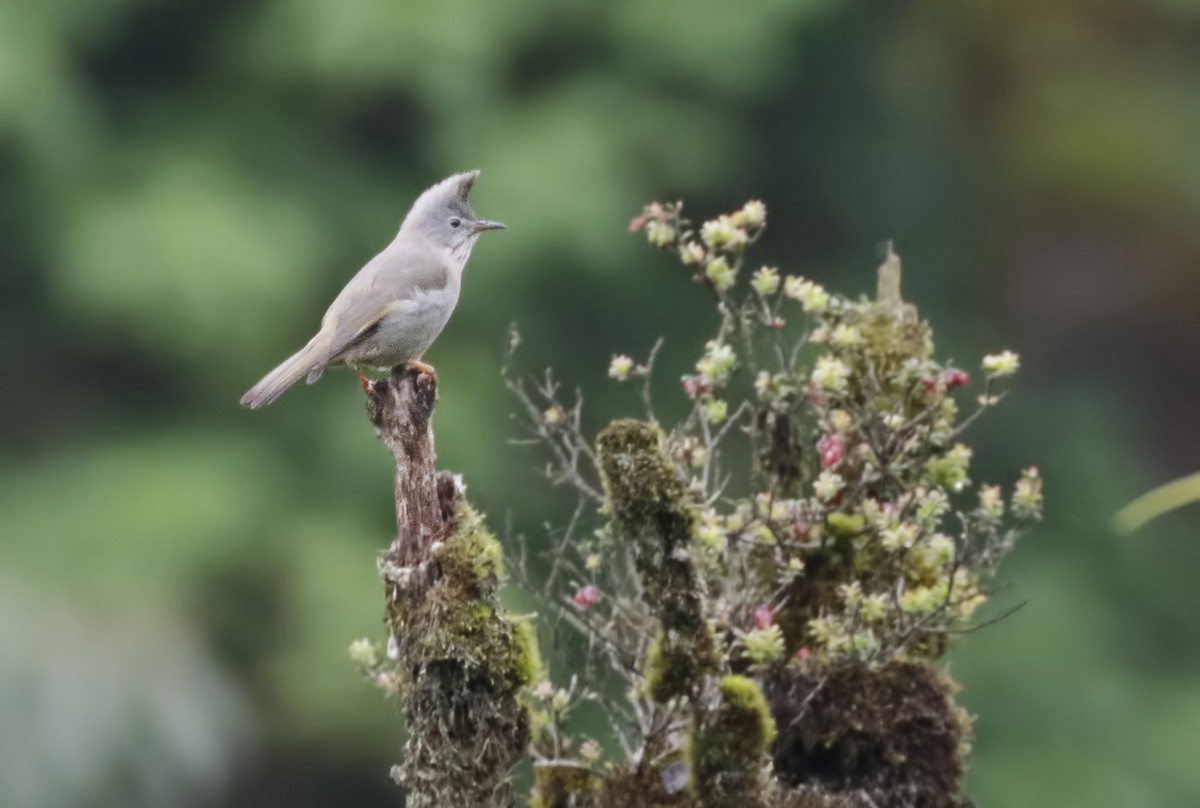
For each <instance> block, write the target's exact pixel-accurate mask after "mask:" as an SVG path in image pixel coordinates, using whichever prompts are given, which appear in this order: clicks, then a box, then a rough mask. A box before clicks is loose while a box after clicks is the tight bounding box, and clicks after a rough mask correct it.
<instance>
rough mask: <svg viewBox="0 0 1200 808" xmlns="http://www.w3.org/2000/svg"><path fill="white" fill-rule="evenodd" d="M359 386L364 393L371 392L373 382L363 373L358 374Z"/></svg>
mask: <svg viewBox="0 0 1200 808" xmlns="http://www.w3.org/2000/svg"><path fill="white" fill-rule="evenodd" d="M358 385H359V387H361V388H362V391H363V392H364V393H370V392H371V380H370V379H368V378H367V377H366V376H364V375H362V374H361V373H360V374H358Z"/></svg>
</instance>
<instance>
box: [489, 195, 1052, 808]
mask: <svg viewBox="0 0 1200 808" xmlns="http://www.w3.org/2000/svg"><path fill="white" fill-rule="evenodd" d="M766 224H767V210H766V207H765V206H764V205H763V204H762V203H761V202H757V201H752V202H748V203H747V204H746V205H745V206H743V207H742V208H741V209H739V210H737V211H734V212H732V213H729V214H725V215H722V216H718V217H717V218H715V219H712V220H709V221H706V222H704V223H702V224H701V225H700V226H699V228H696V227H695V226H694V225H693V223H692V222H690V221H689V220H688V219H687V218H685V217H684V215H683V210H682V206H681V205H680V204H661V203H654V204H651V205H649V206H647V207H646V208H645V209H644V210H643V211H642V214H641V215H640V216H638V217H637V218H635V219H634V221H633V222H632V224H631V230H633V231H639V232H642V233H644V234H645V237H646V238H647V240H648V242H649V243H650V244H651V245H652V246H654V247H657V248H659V249H661V250H664V251H667V252H669V253H671V254H672V255H674V256H675V257H677V258H678V259H679V261H680V262H681V264H682V265H683V266H684V267H685V268H686V269H687V271H689V272H690V273H691V275H692V279H693V280H694V281H695V282H697V283H698V284H700V285H702V286H704V287H707V289H708V290H709V291H710V293H711V294H712V297H713V300H714V302H715V305H716V314H717V317H716V328H715V334H714V335H713V336H712V338H711V339H710V340H708V341H707V342H706V343H705V345H704V346H703V349H702V351H700V353H699V356H698V357H697V359H696V362H695V365H694V367H693V368H691V369H690V370H689V371H688V372H687V373H686V374H684V375H683V376H682V379H681V385H680V390H679V393H680V394H681V395H683V396H686V397H687V398H688V399H690V401H691V404H692V406H691V411H690V413H689V414H688V416H687V417H686V418H684V419H683V421H682V422H680V423H677V424H672V425H665V424H661V423H659V422H658V420H657V419H656V417H655V414H654V407H653V397H652V383H653V380H654V378H655V372H656V368H655V359H656V356H657V353H658V348H659V345H661V342H660V343H659V345H656V346H655V347H654V348H653V349H652V350H651V351H650V352H649V354H648V355H647V356H646V358H645V360H644V361H638V360H636V359H634V358H632V357H631V356H629V355H625V354H621V355H615V356H613V358H612V361H611V363H610V365H609V368H608V375H609V376H610V377H611V378H612V379H613V380H614V381H615V382H616V383H622V384H632V385H636V386H638V387H639V388H640V395H641V400H642V407H643V409H644V414H643V419H642V420H622V421H616V422H614V423H613V424H611V425H609V427H608V428H607V429H605V430H604V431H603V432H602V433H601V434H600V435H599V436H598V437H597V438H596V439H594V440H593V439H591V438H590V437H589V436H587V435H585V434H584V433H583V431H582V428H581V426H580V413H581V407H582V402H581V400H580V399H579V398H578V397H577V398H576V399H575V400H574V401H565V400H562V399H561V397H560V395H559V393H560V388H559V386H558V384H557V383H556V382H555V381H554V379H553V377H552V376H551V375H550V374H549V373H547V374H546V376H545V377H544V378H543V379H541V380H539V381H537V382H536V383H534V384H530V383H528V382H526V381H524V380H521V379H518V378H514V377H513V375H512V373H511V371H510V370H507V369H506V379H507V382H508V385H509V387H510V389H511V390H512V392H513V393H514V394H515V395H516V397H517V399H518V401H519V402H520V403H521V405H522V407H523V410H524V413H525V415H526V416H527V419H528V425H529V428H530V430H531V433H532V437H533V439H534V440H535V441H536V442H538V443H540V444H542V445H543V446H544V447H545V448H546V449H547V450H548V453H549V457H550V462H549V464H548V466H547V467H546V472H547V475H548V477H549V478H550V480H551V481H552V482H553V483H555V484H561V485H565V486H567V487H568V488H570V489H573V490H574V492H575V494H576V496H577V497H578V506H577V508H576V511H575V516H574V518H573V519H572V520H571V522H570V524H568V525H566V526H565V527H564V528H563V529H562V530H561V531H560V532H558V534H557V535H558V540H557V541H556V542H555V546H554V549H553V550H552V552H551V558H552V562H553V563H552V572H551V575H550V578H549V581H548V583H547V585H546V589H547V591H549V592H550V593H552V596H553V598H554V601H555V603H556V604H557V605H558V608H559V610H560V612H561V614H562V616H563V619H564V620H565V621H566V622H567V623H568V624H569V625H571V626H573V627H574V628H576V629H577V630H579V631H580V632H581V633H582V634H583V636H585V637H586V638H587V639H588V641H589V647H590V648H591V651H592V664H591V665H590V666H589V667H588V669H587V670H586V671H585V673H584V676H583V678H584V679H585V681H588V680H589V679H590V681H589V684H588V687H586V688H585V687H581V686H580V685H579V683H578V681H577V680H573V681H572V684H571V686H570V687H569V688H566V689H558V688H555V687H554V686H553V685H551V684H549V682H545V683H543V684H541V685H539V686H538V687H537V688H536V689H535V690H534V691H533V692H534V695H533V697H532V698H531V699H530V706H531V709H532V710H533V713H534V715H535V721H534V737H533V741H532V749H533V753H534V756H535V760H536V771H537V774H538V776H537V780H536V783H537V785H536V789H535V796H534V803H533V804H534V805H540V806H549V805H567V804H570V805H685V804H686V805H691V804H697V805H728V804H733V803H734V802H738V803H742V802H744V803H745V804H746V805H791V804H793V803H791V802H788V800H791V799H794V798H797V795H801V794H803V795H807V797H808V798H809V799H810V800H811V801H810V802H805V803H803V804H805V805H826V804H828V805H835V804H837V805H840V804H843V803H840V802H836V801H835V800H836V799H841V798H842V797H846V796H847V795H852V794H859V795H861V796H863V797H864V798H865V799H867V800H868V801H869V804H887V805H906V804H938V805H942V804H945V805H956V804H966V803H965V802H963V801H961V800H960V797H959V796H958V788H959V780H960V775H961V772H962V768H963V757H964V756H965V754H966V752H967V750H968V749H969V728H970V720H969V718H967V717H966V715H965V713H963V712H962V711H961V710H960V709H959V708H957V707H955V705H954V703H953V698H952V695H953V688H952V686H951V685H950V683H949V682H948V681H947V680H945V679H944V678H941V676H940V675H939V674H938V673H937V672H936V671H935V670H933V668H932V667H931V663H932V662H933V661H934V660H936V659H937V658H938V657H940V656H941V655H942V654H943V653H944V652H945V651H946V648H947V646H948V644H949V643H950V641H951V640H952V638H953V637H954V636H955V635H956V634H957V633H960V632H963V631H967V630H970V629H971V628H972V626H973V620H974V619H975V615H976V612H977V610H978V608H979V607H980V606H981V605H982V604H983V603H984V602H985V601H986V600H987V598H988V594H989V589H988V581H989V579H990V576H991V574H992V573H993V571H994V570H995V568H996V566H997V564H998V563H999V562H1000V561H1001V560H1002V559H1003V558H1004V556H1005V555H1006V554H1007V553H1008V552H1009V551H1010V550H1011V549H1012V547H1013V544H1014V541H1015V539H1016V536H1017V530H1018V529H1019V528H1020V527H1022V526H1023V525H1025V524H1027V523H1028V522H1030V521H1031V520H1036V519H1038V518H1040V515H1041V508H1042V484H1041V480H1040V478H1039V477H1038V474H1037V470H1036V469H1035V468H1030V469H1028V470H1026V471H1025V472H1024V473H1023V474H1022V475H1021V476H1020V478H1019V479H1018V480H1017V481H1016V483H1015V485H1014V486H1013V487H1012V488H1011V489H1010V490H1009V491H1007V492H1006V491H1005V490H1004V489H1003V488H1002V487H1001V486H999V485H994V484H978V485H977V484H976V483H975V482H974V481H973V480H972V478H971V461H972V459H973V451H972V449H971V448H970V446H969V445H968V444H967V443H966V442H965V431H966V429H967V427H968V426H969V425H970V424H971V423H972V422H973V421H974V420H975V419H976V418H978V417H979V416H981V415H982V414H983V413H985V412H986V411H987V410H989V409H990V408H992V407H993V406H995V405H996V404H998V403H999V402H1000V400H1001V399H1002V398H1003V395H1004V392H1003V391H1002V389H1001V384H1002V383H1003V382H1004V380H1006V379H1007V378H1008V377H1011V376H1012V375H1013V374H1014V373H1016V371H1017V370H1018V369H1019V366H1020V362H1019V359H1018V357H1017V355H1016V354H1014V353H1012V352H1011V351H1002V352H999V353H997V354H994V355H990V356H986V357H984V358H983V359H982V361H981V363H980V370H981V373H980V374H979V379H978V380H976V381H974V382H973V381H972V379H971V376H970V374H968V373H967V372H966V371H964V370H962V369H960V368H957V367H948V366H944V365H942V364H941V363H939V362H938V360H937V359H936V357H935V354H934V344H933V338H932V331H931V329H930V326H929V325H928V323H926V322H924V321H923V320H921V318H920V316H919V315H918V312H917V309H916V308H915V306H913V305H912V304H911V303H908V302H905V301H904V300H903V299H902V298H901V295H900V276H901V266H900V260H899V258H898V257H897V256H896V255H895V254H894V253H893V252H892V251H891V249H890V247H889V250H888V254H887V257H886V259H885V260H884V262H883V264H882V266H880V268H879V270H878V286H877V294H876V296H875V297H874V299H867V298H860V299H851V298H848V297H844V296H841V295H838V294H835V293H832V292H830V291H828V290H826V289H825V288H824V287H823V286H821V285H820V284H819V283H817V282H816V281H814V280H812V279H809V278H804V277H800V276H798V275H793V274H787V273H786V272H782V271H781V270H780V269H778V268H776V267H770V266H762V267H758V268H754V269H751V264H750V263H749V251H750V249H751V248H752V247H753V245H754V244H755V243H756V242H757V241H758V240H759V238H760V237H761V236H762V234H763V233H764V231H765V228H766ZM518 342H519V339H518V338H517V337H516V335H515V333H514V338H513V340H512V345H513V347H514V348H515V346H516V344H517V343H518ZM623 347H624V346H623ZM506 367H510V366H506ZM968 409H969V410H970V412H969V414H966V415H965V416H964V415H963V413H962V411H963V410H968ZM594 513H599V515H600V517H601V518H600V519H597V520H596V522H595V524H593V523H592V521H591V520H592V518H593V517H592V515H593V514H594ZM601 665H603V668H604V669H606V670H607V674H606V673H605V671H604V670H602V669H601V668H600V666H601ZM612 676H616V677H618V678H619V679H620V680H622V681H623V683H624V685H625V690H626V701H625V703H623V704H615V705H614V704H613V703H611V702H606V703H605V712H606V713H607V714H608V716H609V717H610V723H611V726H612V727H613V731H614V734H615V738H614V739H613V740H615V742H616V744H615V747H619V749H620V750H621V752H620V754H618V755H616V756H614V757H612V758H611V759H610V760H608V761H607V762H605V761H604V760H603V756H602V754H601V751H600V746H598V745H597V743H596V741H595V740H593V739H588V740H583V741H581V742H577V741H576V739H573V738H572V737H571V735H570V732H569V731H568V729H567V726H568V715H569V713H570V711H571V709H572V707H573V706H576V705H578V704H579V703H582V702H584V701H588V700H595V699H598V696H596V693H597V692H600V691H601V690H603V688H604V685H605V680H606V677H608V678H611V677H612ZM718 732H719V733H721V734H720V737H721V738H723V739H724V740H720V741H719V742H718V740H717V739H718V735H717V734H714V733H718ZM739 732H740V733H742V735H740V736H738V735H735V736H731V735H730V733H735V734H736V733H739ZM585 750H586V751H585ZM864 761H874V762H873V763H869V762H864ZM917 761H919V765H918V763H917ZM864 766H865V767H866V769H864V768H863V767H864ZM768 774H773V776H768ZM826 798H828V800H829V801H827V802H826V801H822V800H825V799H826ZM689 800H690V801H691V802H689ZM795 804H799V803H795ZM855 804H857V803H855Z"/></svg>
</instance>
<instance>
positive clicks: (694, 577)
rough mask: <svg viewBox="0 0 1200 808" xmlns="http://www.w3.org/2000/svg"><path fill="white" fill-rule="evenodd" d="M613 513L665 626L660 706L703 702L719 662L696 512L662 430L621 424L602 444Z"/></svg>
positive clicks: (657, 656)
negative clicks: (689, 699) (699, 563)
mask: <svg viewBox="0 0 1200 808" xmlns="http://www.w3.org/2000/svg"><path fill="white" fill-rule="evenodd" d="M597 445H598V448H599V455H600V464H601V468H602V470H603V472H604V484H605V490H606V492H607V494H608V501H607V508H608V511H609V513H611V514H612V517H613V521H614V523H615V525H616V527H617V529H618V531H619V532H620V533H621V535H622V536H624V538H625V539H626V540H627V541H628V542H629V543H630V544H631V545H632V547H633V550H634V560H635V563H636V565H637V569H638V573H639V575H640V576H641V578H642V583H643V585H644V592H645V598H646V602H647V603H648V604H649V605H650V607H651V608H652V609H653V610H654V613H655V615H656V616H657V617H658V619H659V621H660V624H661V626H662V632H661V634H660V636H659V640H658V641H656V643H655V646H656V650H655V652H654V653H653V654H651V659H650V660H649V662H648V665H647V669H646V676H647V680H648V683H649V688H650V693H651V695H652V696H653V697H654V698H655V699H658V700H660V701H661V700H665V699H668V698H671V697H674V696H682V695H695V694H696V693H697V692H698V690H699V688H700V686H701V682H702V679H703V676H704V674H705V673H706V672H709V671H712V670H715V668H716V666H717V662H718V654H717V650H716V644H715V643H714V642H713V640H712V636H711V635H710V633H709V630H708V623H707V620H706V617H705V606H704V603H705V597H706V591H705V586H704V581H703V578H702V577H701V576H700V574H699V572H698V571H697V569H696V562H695V561H694V559H693V552H702V548H700V547H697V546H693V534H694V532H695V513H694V508H693V507H692V506H691V503H690V502H689V501H688V499H687V495H686V488H685V486H684V483H683V478H682V475H680V473H679V472H678V470H677V469H676V468H675V466H674V465H673V464H672V463H671V461H670V460H669V459H668V457H667V455H666V453H665V452H664V451H663V449H662V434H661V432H660V431H659V429H658V428H657V427H656V426H653V425H651V424H646V423H642V422H640V421H634V420H628V419H626V420H619V421H614V422H613V423H612V424H610V425H609V427H608V428H607V429H605V430H604V431H603V432H601V433H600V436H599V438H598V440H597Z"/></svg>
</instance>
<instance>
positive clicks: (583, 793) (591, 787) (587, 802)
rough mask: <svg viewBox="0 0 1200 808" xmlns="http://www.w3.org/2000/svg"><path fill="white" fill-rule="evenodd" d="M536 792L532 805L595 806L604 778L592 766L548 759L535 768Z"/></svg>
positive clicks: (537, 807) (543, 807)
mask: <svg viewBox="0 0 1200 808" xmlns="http://www.w3.org/2000/svg"><path fill="white" fill-rule="evenodd" d="M533 782H534V793H533V797H532V798H531V799H530V801H529V806H530V808H558V806H567V805H570V806H574V807H575V808H583V807H584V806H591V805H595V804H596V802H595V799H594V797H595V795H597V794H598V793H599V792H600V787H601V786H602V785H603V783H604V781H603V779H602V778H601V777H600V776H599V775H598V774H597V773H596V772H594V771H592V769H591V768H589V767H588V766H584V765H582V764H579V763H574V762H565V761H564V762H549V763H542V764H538V765H535V766H534V767H533Z"/></svg>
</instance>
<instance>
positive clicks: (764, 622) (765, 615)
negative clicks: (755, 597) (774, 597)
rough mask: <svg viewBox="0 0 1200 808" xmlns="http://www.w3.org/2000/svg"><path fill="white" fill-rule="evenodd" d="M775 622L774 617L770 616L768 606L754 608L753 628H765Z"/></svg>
mask: <svg viewBox="0 0 1200 808" xmlns="http://www.w3.org/2000/svg"><path fill="white" fill-rule="evenodd" d="M774 622H775V615H773V614H771V607H770V606H756V607H755V608H754V627H755V628H759V629H761V628H767V627H768V626H770V625H771V624H772V623H774Z"/></svg>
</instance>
